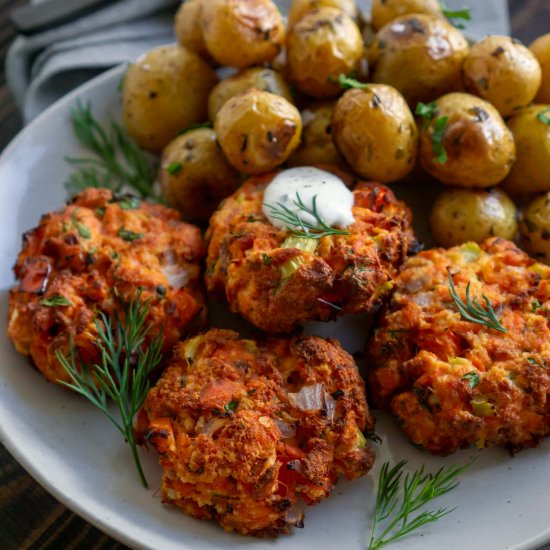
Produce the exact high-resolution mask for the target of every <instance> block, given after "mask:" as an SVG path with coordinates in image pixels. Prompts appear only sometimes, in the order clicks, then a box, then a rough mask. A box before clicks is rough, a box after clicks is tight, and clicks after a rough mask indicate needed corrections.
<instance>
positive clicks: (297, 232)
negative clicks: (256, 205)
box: [265, 193, 349, 239]
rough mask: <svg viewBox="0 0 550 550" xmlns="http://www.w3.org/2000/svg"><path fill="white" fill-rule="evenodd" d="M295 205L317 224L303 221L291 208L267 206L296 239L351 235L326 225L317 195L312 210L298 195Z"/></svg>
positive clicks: (272, 214)
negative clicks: (320, 212)
mask: <svg viewBox="0 0 550 550" xmlns="http://www.w3.org/2000/svg"><path fill="white" fill-rule="evenodd" d="M294 204H295V205H296V206H297V207H298V208H299V210H300V211H302V212H305V213H306V214H309V215H310V216H313V218H314V219H315V222H316V223H310V222H308V221H305V220H303V219H302V218H301V217H300V215H299V213H298V212H294V211H292V210H291V209H290V208H288V207H287V206H285V205H284V204H281V203H280V202H278V203H277V204H276V206H273V205H271V204H266V205H265V206H266V208H269V209H270V210H271V216H272V217H273V218H275V219H277V220H280V221H282V222H283V223H284V224H285V225H286V229H287V230H288V231H289V232H290V233H291V234H292V235H294V236H295V237H301V238H302V239H320V238H322V237H327V236H329V235H349V231H342V230H341V229H334V228H333V227H330V226H329V225H327V224H326V223H325V220H324V219H323V218H322V217H321V215H320V214H319V211H318V210H317V195H314V196H313V199H312V201H311V208H310V207H308V206H307V205H306V204H304V202H303V201H302V199H301V197H300V194H299V193H296V200H295V201H294Z"/></svg>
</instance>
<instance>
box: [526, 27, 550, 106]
mask: <svg viewBox="0 0 550 550" xmlns="http://www.w3.org/2000/svg"><path fill="white" fill-rule="evenodd" d="M529 49H530V50H531V51H532V52H533V54H534V55H535V57H536V58H537V60H538V62H539V64H540V67H541V69H542V82H541V85H540V88H539V91H538V93H537V95H536V96H535V102H536V103H550V33H548V34H545V35H543V36H540V37H539V38H537V39H536V40H535V41H534V42H533V43H532V44H531V45H530V46H529Z"/></svg>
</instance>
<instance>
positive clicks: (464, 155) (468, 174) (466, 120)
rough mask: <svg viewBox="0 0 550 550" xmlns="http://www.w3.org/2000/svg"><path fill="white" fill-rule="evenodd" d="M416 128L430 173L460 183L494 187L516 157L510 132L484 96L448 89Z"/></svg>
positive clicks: (421, 152)
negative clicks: (449, 92) (429, 114)
mask: <svg viewBox="0 0 550 550" xmlns="http://www.w3.org/2000/svg"><path fill="white" fill-rule="evenodd" d="M433 108H434V111H433V114H432V118H431V120H429V121H426V122H425V123H424V125H423V128H422V130H421V133H420V160H421V162H422V166H423V167H424V169H425V170H426V171H428V172H429V173H430V174H431V175H432V176H433V177H434V178H437V179H438V180H439V181H441V182H443V183H445V184H448V185H459V186H460V187H492V186H493V185H496V184H497V183H499V182H501V181H502V180H503V179H504V178H505V177H506V176H507V174H508V173H509V172H510V169H511V167H512V165H513V163H514V160H515V154H516V148H515V144H514V138H513V137H512V133H511V132H510V130H509V129H508V128H507V127H506V125H505V124H504V120H502V117H501V116H500V114H499V113H498V111H497V110H496V109H495V108H494V107H493V106H492V105H491V104H490V103H488V102H487V101H484V100H483V99H480V98H478V97H475V96H473V95H469V94H464V93H458V92H457V93H453V94H447V95H445V96H443V97H441V98H440V99H438V100H437V101H436V102H435V103H434V105H433Z"/></svg>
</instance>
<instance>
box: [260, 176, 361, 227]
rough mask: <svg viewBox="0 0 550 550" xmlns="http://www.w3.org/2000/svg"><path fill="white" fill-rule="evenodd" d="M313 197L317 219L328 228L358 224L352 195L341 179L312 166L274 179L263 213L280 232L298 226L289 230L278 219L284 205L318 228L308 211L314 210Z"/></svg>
mask: <svg viewBox="0 0 550 550" xmlns="http://www.w3.org/2000/svg"><path fill="white" fill-rule="evenodd" d="M315 197H316V198H315ZM314 198H315V206H316V208H317V216H318V217H319V218H321V220H322V221H323V222H324V223H325V224H326V225H328V226H329V227H339V228H342V229H343V228H346V227H348V226H350V225H351V224H353V222H354V221H355V219H354V217H353V212H352V207H353V199H354V197H353V193H352V192H351V191H350V190H349V189H348V188H347V187H346V185H345V184H344V182H343V181H342V180H341V179H340V178H339V177H338V176H335V175H334V174H331V173H330V172H325V171H324V170H319V169H318V168H311V167H300V168H291V169H289V170H284V171H283V172H281V173H280V174H278V175H277V176H275V177H274V178H273V180H272V181H271V183H270V184H269V185H268V186H267V187H266V189H265V192H264V204H263V206H262V211H263V213H264V214H265V216H266V217H267V219H268V220H269V222H270V223H271V224H272V225H274V226H275V227H278V228H280V229H295V228H298V227H299V226H298V225H293V226H290V227H289V225H290V224H289V223H288V222H285V221H283V220H280V219H278V218H277V216H276V212H277V211H279V212H280V211H281V210H282V209H281V205H282V206H284V207H285V208H288V209H289V210H290V211H292V212H293V213H294V214H296V215H297V216H298V217H299V218H300V220H302V221H303V222H305V223H309V224H313V225H318V223H319V220H318V219H317V218H316V217H315V216H314V215H312V214H311V213H310V212H307V211H306V210H310V211H311V210H313V199H314ZM300 201H301V202H302V204H303V206H305V209H304V207H303V206H300Z"/></svg>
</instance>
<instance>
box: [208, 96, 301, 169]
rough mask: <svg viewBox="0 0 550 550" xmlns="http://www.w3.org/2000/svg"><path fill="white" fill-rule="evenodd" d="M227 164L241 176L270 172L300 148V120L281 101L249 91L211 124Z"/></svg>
mask: <svg viewBox="0 0 550 550" xmlns="http://www.w3.org/2000/svg"><path fill="white" fill-rule="evenodd" d="M214 128H215V131H216V135H217V136H218V141H219V143H220V146H221V148H222V150H223V152H224V153H225V156H226V157H227V160H228V161H229V162H230V163H231V164H232V165H233V166H234V167H235V168H237V170H239V171H240V172H243V173H245V174H261V173H263V172H269V171H270V170H273V169H274V168H276V167H277V166H279V165H280V164H282V163H283V162H285V161H286V159H287V158H288V157H289V156H290V155H291V154H292V153H293V152H294V150H295V149H296V148H297V147H298V145H299V144H300V137H301V135H302V119H301V118H300V113H299V111H298V109H296V107H294V105H292V104H291V103H289V102H288V101H287V100H286V99H285V98H284V97H280V96H277V95H275V94H270V93H269V92H264V91H261V90H256V89H254V88H252V89H251V90H248V91H246V92H243V93H242V94H240V95H238V96H236V97H233V98H231V99H230V100H229V101H227V102H226V103H225V104H224V106H223V107H222V108H221V109H220V110H219V112H218V114H217V115H216V122H215V124H214Z"/></svg>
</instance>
